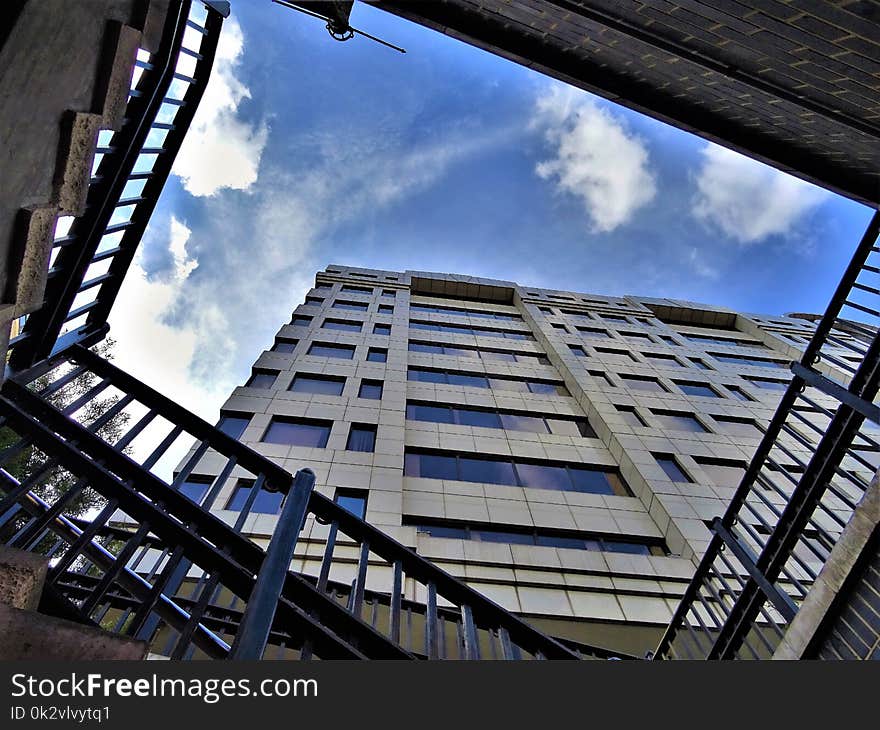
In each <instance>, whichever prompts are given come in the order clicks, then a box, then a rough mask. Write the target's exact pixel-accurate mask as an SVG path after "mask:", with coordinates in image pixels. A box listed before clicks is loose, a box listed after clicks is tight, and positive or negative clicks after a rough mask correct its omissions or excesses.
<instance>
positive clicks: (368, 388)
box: [358, 380, 382, 400]
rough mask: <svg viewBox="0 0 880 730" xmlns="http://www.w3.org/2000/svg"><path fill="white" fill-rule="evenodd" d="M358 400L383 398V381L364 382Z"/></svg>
mask: <svg viewBox="0 0 880 730" xmlns="http://www.w3.org/2000/svg"><path fill="white" fill-rule="evenodd" d="M358 398H368V399H370V400H380V399H381V398H382V381H381V380H362V381H361V387H360V390H359V391H358Z"/></svg>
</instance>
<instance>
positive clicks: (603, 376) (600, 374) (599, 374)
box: [587, 370, 615, 388]
mask: <svg viewBox="0 0 880 730" xmlns="http://www.w3.org/2000/svg"><path fill="white" fill-rule="evenodd" d="M587 372H588V373H589V374H590V375H592V376H593V377H594V378H598V379H599V380H601V381H602V382H603V383H604V384H605V385H607V386H608V387H609V388H613V387H615V386H614V383H613V382H612V381H611V378H609V377H608V373H606V372H605V371H604V370H587Z"/></svg>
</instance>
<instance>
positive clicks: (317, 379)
mask: <svg viewBox="0 0 880 730" xmlns="http://www.w3.org/2000/svg"><path fill="white" fill-rule="evenodd" d="M344 387H345V378H341V377H335V376H332V375H306V374H303V373H297V375H296V377H294V379H293V382H292V383H291V384H290V387H289V388H288V390H289V391H291V392H293V393H318V394H320V395H342V389H343V388H344Z"/></svg>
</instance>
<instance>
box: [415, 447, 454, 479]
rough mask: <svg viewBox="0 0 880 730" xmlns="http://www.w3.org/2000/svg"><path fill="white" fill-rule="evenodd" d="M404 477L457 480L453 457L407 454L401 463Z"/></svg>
mask: <svg viewBox="0 0 880 730" xmlns="http://www.w3.org/2000/svg"><path fill="white" fill-rule="evenodd" d="M403 473H404V476H410V477H424V478H425V479H458V469H457V467H456V461H455V457H454V456H442V455H439V454H413V453H407V454H406V456H405V457H404V461H403Z"/></svg>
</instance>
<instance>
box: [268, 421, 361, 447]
mask: <svg viewBox="0 0 880 730" xmlns="http://www.w3.org/2000/svg"><path fill="white" fill-rule="evenodd" d="M332 428H333V422H332V421H318V420H314V419H306V418H287V417H283V416H275V417H273V418H272V420H271V421H269V426H268V428H267V429H266V431H265V432H264V433H263V438H261V439H260V441H261V442H262V443H264V444H282V445H284V446H305V447H309V448H315V449H324V448H327V441H328V440H329V439H330V430H331V429H332ZM375 448H376V424H374V423H352V424H351V426H350V427H349V430H348V439H347V441H346V444H345V449H346V451H374V450H375Z"/></svg>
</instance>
